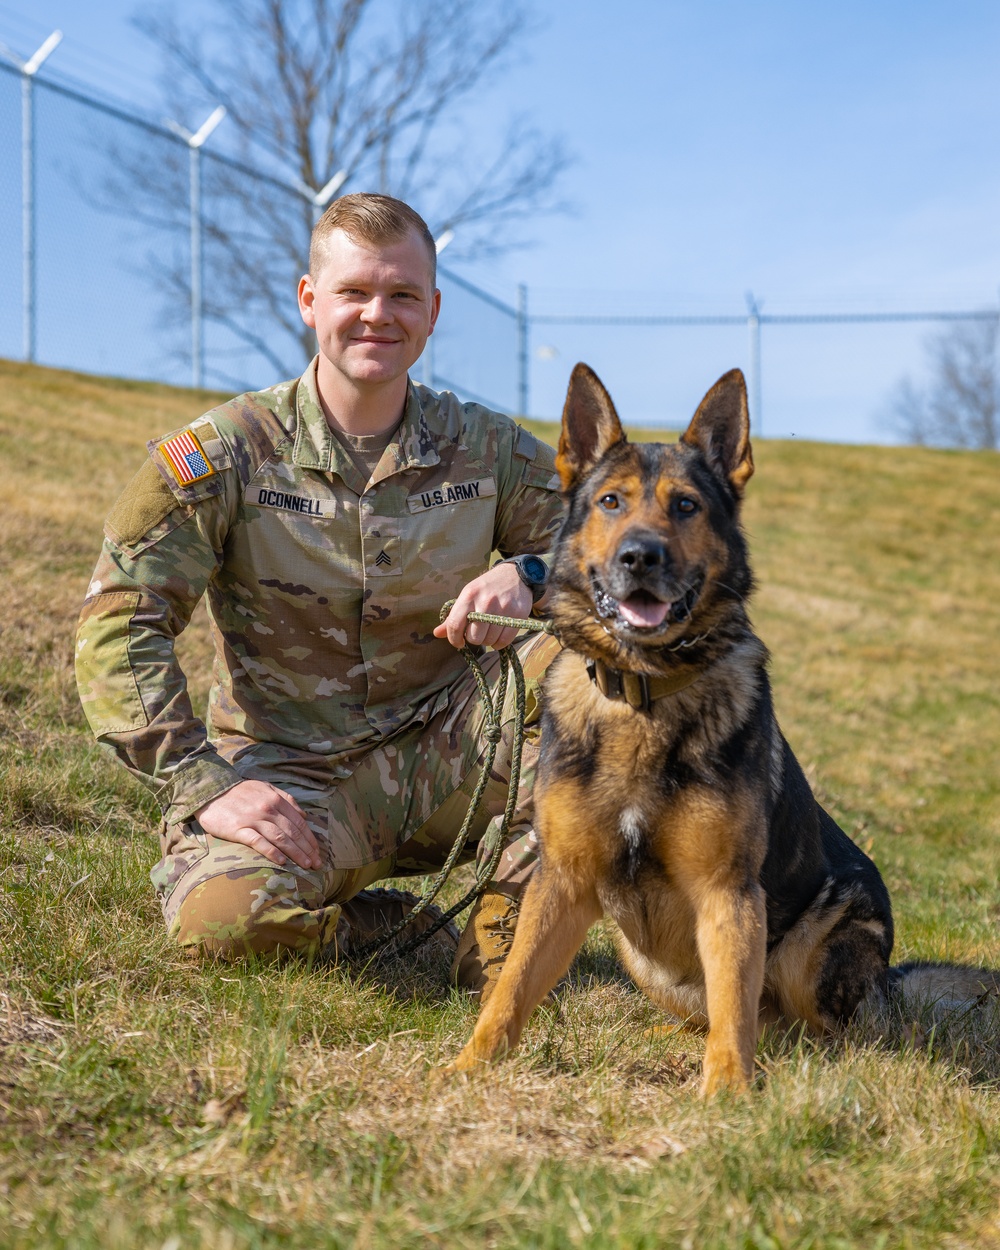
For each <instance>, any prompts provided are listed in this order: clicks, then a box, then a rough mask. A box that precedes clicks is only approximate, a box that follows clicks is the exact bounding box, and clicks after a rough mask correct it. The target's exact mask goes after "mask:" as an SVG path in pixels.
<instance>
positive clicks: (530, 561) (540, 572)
mask: <svg viewBox="0 0 1000 1250" xmlns="http://www.w3.org/2000/svg"><path fill="white" fill-rule="evenodd" d="M521 568H522V569H524V572H525V573H526V575H527V576H528V578H529V579H530V580H531V581H533V582H539V583H542V582H544V581H545V575H546V572H547V570H546V568H545V561H544V560H539V558H538V556H525V557H524V559H523V560H522V561H521Z"/></svg>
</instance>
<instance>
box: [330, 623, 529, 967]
mask: <svg viewBox="0 0 1000 1250" xmlns="http://www.w3.org/2000/svg"><path fill="white" fill-rule="evenodd" d="M454 603H455V600H454V599H450V600H449V601H448V602H447V603H446V604H445V605H444V607H443V608H442V609H441V620H442V621H443V620H444V619H445V617H447V615H448V613H449V612H450V611H451V609H452V607H453V606H454ZM468 619H469V620H470V621H478V622H481V623H482V624H484V625H501V626H503V627H504V628H505V629H516V630H518V631H519V632H521V633H546V634H551V633H552V632H553V630H552V623H551V621H534V620H522V619H521V618H520V617H515V616H494V615H492V614H491V613H488V612H470V613H469V617H468ZM462 655H463V656H464V657H465V661H466V663H467V664H468V665H469V667H470V668H471V669H472V673H473V676H474V677H475V679H476V685H477V686H478V687H479V694H480V697H481V698H482V701H483V708H484V710H485V724H484V727H483V737H484V738H485V740H486V752H485V755H484V757H483V764H482V768H481V769H480V772H479V780H478V781H477V783H476V788H475V790H474V791H473V795H472V801H471V802H470V804H469V810H468V813H467V814H466V817H465V820H464V822H463V824H462V827H461V829H459V831H458V836H457V837H456V838H455V842H454V844H453V846H452V848H451V850H450V851H449V852H448V858H447V859H446V860H445V862H444V865H443V867H442V868H441V871H440V872H439V873H438V875H437V876H436V877H435V878H434V880H433V881H432V882H431V888H430V890H429V891H428V893H427V894H426V895H425V896H424V897H423V898H422V899H421V900H420V901H419V902H418V903H417V904H416V906H415V907H414V908H413V910H412V911H410V912H408V913H407V914H406V915H405V916H404V917H403V919H402V920H401V921H399V923H398V924H395V925H393V927H392V928H391V929H389V930H388V931H387V932H386V933H380V934H379V936H378V937H377V938H372V940H371V941H370V942H366V943H365V944H364V946H361V947H359V948H358V950H357V951H352V953H351V957H352V959H368V958H370V957H371V956H372V955H374V954H376V953H377V952H378V951H380V950H382V949H383V948H384V947H386V946H388V945H389V943H390V942H392V941H393V939H394V938H396V937H398V936H399V934H400V933H402V931H403V930H404V929H405V928H406V927H407V925H409V924H412V923H413V921H414V920H415V919H416V917H417V916H419V915H420V913H421V912H422V911H426V909H427V908H428V907H430V905H431V904H432V903H433V902H434V900H435V899H436V898H437V896H438V895H439V894H440V893H441V889H442V887H443V886H444V884H445V882H446V881H447V880H448V878H449V876H451V872H452V869H453V868H454V867H455V864H456V862H457V861H458V858H459V856H460V855H461V854H462V851H463V850H464V849H465V844H466V842H467V841H468V840H469V833H470V831H471V829H472V822H473V820H474V819H475V815H476V812H477V811H478V810H479V805H480V803H481V802H482V798H483V793H484V791H485V790H486V785H487V782H488V781H489V778H490V773H491V772H492V771H493V762H494V760H495V759H496V753H497V746H498V745H499V743H500V741H501V738H502V736H503V731H502V720H501V718H502V716H503V705H504V700H505V699H506V697H507V681H508V678H509V677H513V681H514V729H513V742H512V744H511V752H510V785H509V786H508V788H507V805H506V807H505V808H504V814H503V819H502V820H501V822H500V828H499V829H498V830H497V832H496V835H495V838H494V845H493V848H492V851H491V853H490V858H489V861H488V862H487V863H486V865H485V867H483V868H482V869H481V870H480V872H479V873H478V875H477V877H476V883H475V885H474V886H473V887H472V889H471V890H469V892H468V893H467V894H466V895H465V897H464V898H462V899H460V900H459V902H457V903H455V904H454V906H452V907H449V908H448V910H447V911H446V912H445V913H444V914H443V915H442V916H441V917H440V919H439V920H437V921H435V923H434V924H433V925H432V926H431V927H430V928H429V929H425V930H424V931H423V933H418V934H416V935H415V936H414V937H411V938H410V939H409V941H407V942H404V943H403V945H402V946H401V947H399V948H398V950H397V951H396V952H395V953H396V955H397V956H402V955H409V954H410V953H411V952H412V951H415V950H416V949H417V947H419V946H422V945H423V944H424V943H425V942H427V941H429V939H430V938H432V937H433V936H434V934H435V933H437V931H438V930H439V929H443V928H444V926H445V925H446V924H447V923H448V921H449V920H451V919H452V918H453V917H455V916H457V915H458V913H459V912H460V911H462V910H463V909H464V908H466V907H468V906H469V904H470V903H473V902H475V900H476V899H477V898H479V896H480V894H482V893H483V891H484V890H485V889H486V887H487V886H488V885H489V883H490V882H491V881H492V880H493V876H494V874H495V873H496V870H497V868H498V867H499V865H500V857H501V855H502V854H503V849H504V847H505V846H506V845H507V834H508V833H509V831H510V823H511V820H512V819H513V817H514V808H515V806H516V804H517V787H518V783H519V782H520V779H521V750H522V748H523V746H524V712H525V690H524V670H523V669H522V668H521V661H520V660H519V659H518V656H517V652H516V651H515V650H514V647H513V644H512V645H511V646H509V647H502V648H501V649H500V651H499V656H500V675H499V678H498V679H497V684H496V691H495V693H494V694H493V695H491V694H490V688H489V685H488V684H487V681H486V675H485V674H484V673H483V670H482V667H481V665H480V663H479V660H478V658H477V656H476V654H475V652H474V651H473V649H472V648H471V647H470V646H469V645H468V643H466V645H465V646H464V647H463V648H462Z"/></svg>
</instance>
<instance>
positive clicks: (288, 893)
mask: <svg viewBox="0 0 1000 1250" xmlns="http://www.w3.org/2000/svg"><path fill="white" fill-rule="evenodd" d="M515 646H516V648H517V652H518V656H519V658H520V660H521V664H522V666H523V668H524V674H525V684H526V688H527V709H526V724H527V733H526V736H525V742H524V750H523V754H522V760H521V775H520V782H519V786H518V796H517V806H516V809H515V813H514V819H513V822H512V826H511V835H510V837H509V840H508V844H507V847H506V849H505V850H504V853H503V855H502V857H501V861H500V867H499V869H498V870H497V873H496V875H495V878H494V880H495V881H496V882H497V884H498V885H499V886H500V888H501V889H503V890H504V891H505V892H507V893H510V894H512V895H515V896H516V895H517V894H519V893H520V891H521V890H522V889H523V888H524V886H525V884H526V883H527V880H528V878H529V876H530V873H531V870H532V868H533V867H534V865H535V862H536V860H537V849H538V844H537V839H536V837H535V832H534V829H533V814H534V810H533V804H532V789H533V786H534V779H535V766H536V763H537V757H538V729H539V726H538V719H539V707H538V704H539V683H540V681H541V679H542V677H543V676H544V673H545V670H546V668H547V667H548V665H549V664H550V663H551V661H552V660H553V659H554V657H555V655H556V653H557V651H558V649H559V644H558V643H557V642H556V641H555V639H553V638H552V637H551V636H550V635H548V634H531V635H528V636H526V637H524V638H522V639H519V640H518V641H517V642H516V643H515ZM481 663H482V666H483V669H484V671H485V673H486V676H487V681H488V682H489V684H490V687H491V689H495V685H496V681H497V678H498V675H499V667H500V661H499V656H498V655H496V654H495V653H493V652H488V653H486V654H485V655H484V656H483V657H482V660H481ZM513 716H514V690H513V682H512V681H509V682H508V690H507V695H506V699H505V702H504V712H503V718H502V719H503V735H502V740H501V742H500V743H499V745H498V747H497V754H496V758H495V761H494V766H493V770H492V772H491V775H490V779H489V782H488V784H487V786H486V790H485V793H484V795H483V801H482V804H481V806H480V809H479V811H478V813H477V815H476V818H475V822H474V824H473V826H472V831H471V833H470V837H469V841H468V843H467V850H466V853H465V855H464V858H463V859H461V860H460V861H459V862H460V863H463V862H468V861H469V860H471V859H473V858H475V859H476V861H477V862H481V861H482V860H484V859H487V860H488V858H489V855H490V853H491V851H492V849H493V847H494V846H495V842H494V839H493V838H492V837H490V836H488V835H489V834H490V833H491V831H492V832H494V833H495V832H496V830H497V829H498V828H499V825H500V818H501V816H502V814H503V811H504V808H505V806H506V802H507V792H508V786H509V782H510V753H511V746H512V740H513V733H512V730H513ZM483 721H484V714H483V708H482V702H481V697H480V694H479V689H478V687H477V685H476V683H475V679H474V677H473V675H472V673H471V671H470V672H468V673H467V674H465V675H463V676H462V678H460V680H459V681H457V682H456V683H455V684H454V685H453V686H452V688H451V689H450V691H449V698H448V702H447V705H446V706H445V707H443V708H442V709H441V710H439V711H438V712H437V713H436V714H435V715H433V716H432V717H431V718H430V719H429V720H428V721H427V722H426V724H422V725H418V726H416V727H414V728H413V729H411V730H405V731H403V732H402V733H399V734H396V735H394V736H393V738H392V739H391V740H390V741H389V742H387V743H385V744H384V745H383V746H381V747H378V748H376V749H374V750H372V751H370V752H367V753H366V754H365V755H363V756H362V757H361V759H360V760H359V761H358V763H357V766H356V767H355V769H354V771H353V773H352V774H351V776H350V777H348V778H346V779H345V780H343V781H339V782H337V783H336V784H335V785H334V786H332V787H330V788H329V789H327V790H317V789H316V788H313V787H308V788H307V787H305V786H295V785H289V784H286V783H285V782H282V783H281V788H282V789H283V790H284V791H286V792H287V793H289V794H291V795H292V796H293V797H294V798H295V800H296V801H297V802H298V803H299V804H300V805H301V806H302V808H303V809H304V810H305V812H306V816H307V819H308V821H309V826H310V828H311V829H312V831H313V833H314V834H315V835H316V838H317V841H318V842H319V845H320V849H321V852H322V853H324V854H325V858H326V860H327V862H326V863H325V864H324V866H323V867H322V868H320V869H318V870H308V869H304V868H299V867H298V866H297V865H295V864H291V863H289V864H286V865H285V866H284V867H280V868H279V867H278V866H277V865H276V864H274V863H272V862H271V861H270V860H268V859H266V858H265V857H264V856H262V855H260V854H259V853H258V852H256V851H253V850H251V849H250V848H249V847H246V846H243V845H241V844H240V843H236V842H228V841H225V840H223V839H221V838H216V837H213V836H211V835H209V834H206V833H205V832H204V831H203V830H202V828H201V826H200V825H199V824H198V821H197V820H190V821H186V822H184V823H183V824H177V825H172V826H167V827H166V828H165V829H164V830H163V832H162V834H161V846H162V851H163V858H162V859H161V860H160V862H159V863H158V864H157V865H156V867H155V868H154V869H153V871H152V872H151V874H150V876H151V877H152V880H153V884H154V886H155V887H156V891H157V894H158V896H159V899H160V905H161V907H162V909H163V915H164V919H165V920H166V923H167V929H168V932H169V933H170V935H171V936H172V937H173V938H174V939H175V940H176V941H177V942H178V943H179V944H180V945H181V946H185V947H193V948H200V949H201V950H202V951H204V952H205V953H208V954H214V955H219V956H222V957H235V956H239V955H242V954H245V953H247V952H251V951H252V952H257V953H267V952H272V951H276V950H279V949H281V948H285V949H290V950H294V951H297V952H299V953H301V954H304V955H310V954H316V953H318V952H319V951H321V950H323V949H324V948H326V947H327V946H329V944H330V943H331V942H333V941H334V940H335V938H336V934H337V926H338V924H339V923H341V908H340V904H341V903H344V902H346V901H347V900H348V899H350V898H352V897H353V896H354V895H355V894H357V893H358V892H359V891H360V890H363V889H365V888H366V887H367V886H369V885H371V884H372V882H374V881H378V880H381V879H384V878H386V877H399V876H407V875H424V874H427V873H430V872H436V871H437V870H438V869H439V868H440V867H441V865H442V864H443V863H444V860H445V859H446V858H447V855H448V852H449V851H450V849H451V847H452V845H453V843H454V840H455V836H456V834H457V833H458V831H459V829H460V828H461V824H462V821H463V820H464V819H465V816H466V813H467V811H468V808H469V801H470V799H471V797H472V793H473V790H474V789H475V784H476V780H477V778H478V775H479V770H478V768H477V767H476V765H477V764H478V763H479V761H480V760H481V759H482V756H483V754H484V751H485V744H484V742H483V741H482V739H481V736H480V731H481V729H482V727H483ZM255 775H256V776H257V777H258V779H261V780H264V779H265V778H263V777H262V776H261V775H260V774H259V773H257V774H255ZM359 843H364V844H366V845H367V846H368V847H369V848H371V851H370V858H371V862H367V863H363V864H362V865H361V866H351V867H343V866H341V867H338V865H337V862H336V860H337V856H336V854H335V853H334V850H333V848H334V847H335V846H341V847H343V846H344V845H346V844H350V845H353V846H357V845H358V844H359Z"/></svg>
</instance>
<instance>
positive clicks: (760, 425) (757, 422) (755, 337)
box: [746, 291, 764, 438]
mask: <svg viewBox="0 0 1000 1250" xmlns="http://www.w3.org/2000/svg"><path fill="white" fill-rule="evenodd" d="M746 300H747V331H748V334H749V337H750V388H749V389H750V419H751V421H752V422H753V426H754V433H755V434H756V435H757V437H758V438H759V437H760V436H761V435H762V434H763V433H764V410H763V406H762V403H761V388H760V306H759V305H758V303H757V301H756V299H754V294H753V291H747V296H746Z"/></svg>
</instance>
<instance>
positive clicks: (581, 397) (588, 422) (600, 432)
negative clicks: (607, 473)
mask: <svg viewBox="0 0 1000 1250" xmlns="http://www.w3.org/2000/svg"><path fill="white" fill-rule="evenodd" d="M623 442H625V431H624V430H623V429H622V423H621V422H620V421H619V420H618V413H617V412H616V411H615V406H614V404H613V403H612V402H611V396H610V395H609V394H608V392H607V391H606V390H605V389H604V385H603V383H602V382H601V379H600V378H599V377H598V376H597V374H596V373H595V372H594V371H593V369H591V368H590V366H589V365H584V364H578V365H577V366H576V368H575V369H574V370H573V373H572V375H571V376H570V380H569V390H568V391H567V392H566V404H565V407H564V408H563V417H562V433H561V434H560V435H559V452H558V454H557V455H556V471H557V472H558V474H559V480H560V481H561V482H562V488H563V490H564V491H568V490H571V489H572V488H573V487H574V486H575V485H576V483H577V482H578V481H579V480H580V478H581V477H583V475H584V474H585V473H587V472H588V471H589V470H590V469H592V468H593V467H594V465H595V464H597V462H598V460H600V458H601V457H602V456H603V455H604V453H605V452H606V451H608V450H609V449H610V448H611V447H613V446H614V445H615V444H616V443H623Z"/></svg>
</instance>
